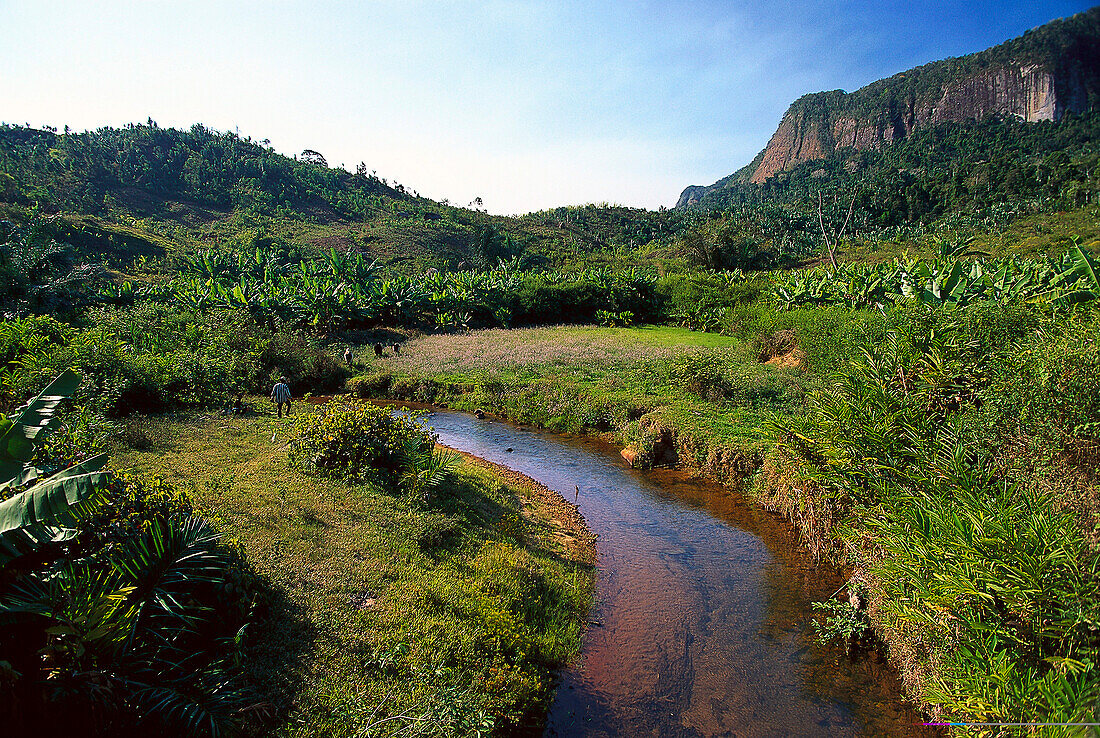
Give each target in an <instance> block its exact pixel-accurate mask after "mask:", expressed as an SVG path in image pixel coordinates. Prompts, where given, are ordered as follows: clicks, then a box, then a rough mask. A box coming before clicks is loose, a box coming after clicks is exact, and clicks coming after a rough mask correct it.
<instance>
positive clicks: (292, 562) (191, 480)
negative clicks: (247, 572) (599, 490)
mask: <svg viewBox="0 0 1100 738" xmlns="http://www.w3.org/2000/svg"><path fill="white" fill-rule="evenodd" d="M301 411H302V410H301V408H300V407H299V412H301ZM138 427H139V428H140V432H139V433H137V434H136V435H137V436H138V437H139V438H140V436H141V434H144V435H145V436H147V437H148V438H149V439H150V440H151V445H149V446H148V447H147V448H144V449H143V450H134V449H132V448H125V447H124V448H121V449H119V450H117V451H116V452H115V453H114V454H113V458H114V464H115V465H116V467H118V468H129V469H131V470H133V471H136V472H140V473H154V474H160V475H163V476H165V477H167V478H168V479H170V480H172V481H174V482H177V483H180V484H182V485H185V486H189V487H190V488H191V490H192V495H193V497H194V499H195V502H196V506H197V507H198V508H199V509H200V510H201V511H202V512H203V514H204V515H207V516H209V517H211V518H212V519H214V520H215V521H216V523H217V524H218V526H219V527H220V528H221V529H222V530H224V531H227V532H231V535H232V537H233V538H234V539H235V540H237V541H239V542H240V544H241V545H242V546H243V549H244V552H245V555H246V556H247V558H248V560H249V561H250V562H251V563H252V565H253V566H254V567H255V568H256V570H257V571H258V572H259V573H260V574H262V575H263V576H265V577H266V578H268V579H269V580H270V581H271V582H272V583H273V587H274V590H275V592H276V596H275V598H274V600H273V602H272V603H271V607H270V612H269V613H268V615H267V617H266V618H265V619H264V621H263V622H262V624H261V629H262V630H261V632H260V633H259V634H256V635H258V638H257V641H258V644H259V645H258V646H257V649H258V652H257V654H256V659H255V660H254V661H253V662H252V663H251V664H250V668H251V669H252V671H253V675H254V677H255V678H256V680H257V682H258V683H260V684H262V685H266V687H267V689H268V691H269V693H270V694H269V699H270V700H271V701H272V703H273V704H274V705H275V707H276V708H277V714H278V729H277V733H278V734H281V735H359V734H361V733H360V731H361V730H363V729H364V728H365V726H367V725H368V724H369V723H370V722H371V720H380V719H383V718H385V717H387V716H392V715H398V714H407V715H412V716H420V717H424V716H434V719H435V720H437V721H438V723H439V725H438V726H437V727H438V728H439V729H440V730H443V731H444V732H449V731H457V732H462V725H463V721H464V720H467V719H470V720H473V719H474V718H476V717H477V716H478V711H484V713H485V714H486V715H489V716H495V717H496V718H497V719H498V722H504V720H501V718H504V719H507V720H509V721H510V722H511V723H512V724H527V723H530V722H535V723H537V722H538V720H539V719H540V709H539V708H540V706H541V705H542V704H543V703H544V701H545V700H546V699H548V697H549V695H550V669H552V668H553V667H555V666H557V665H560V664H562V663H564V662H566V661H567V660H568V659H570V658H572V657H573V656H574V655H575V654H576V653H577V652H578V650H579V646H580V640H581V634H582V632H583V625H582V623H583V618H584V616H585V615H586V614H587V611H588V608H589V606H590V603H591V597H592V592H593V570H592V563H593V562H594V548H593V547H592V545H591V538H590V536H589V535H588V534H587V532H586V531H585V530H584V528H583V524H582V523H580V522H579V520H578V519H577V518H576V517H575V516H574V517H570V515H569V513H570V511H571V510H572V508H571V507H570V506H569V505H568V504H567V503H564V501H563V500H561V498H560V497H558V496H557V495H555V494H553V493H552V492H549V491H548V490H545V489H543V490H540V489H538V488H537V486H532V485H525V486H524V485H521V484H518V483H517V482H518V481H521V480H516V479H515V478H514V477H513V478H512V483H511V484H507V485H506V484H503V483H502V482H501V481H500V477H499V476H497V475H495V474H494V473H493V472H492V471H491V470H486V469H484V468H477V467H475V466H473V465H469V464H468V465H466V466H464V467H463V468H462V469H461V470H460V471H459V472H458V474H457V478H456V481H455V482H454V483H453V484H452V486H451V489H450V490H449V493H448V495H447V497H446V501H445V502H442V503H440V504H439V505H437V506H436V509H434V510H432V511H431V512H428V513H424V512H423V511H418V510H416V509H413V508H412V507H410V506H409V505H408V504H407V503H406V502H404V501H403V500H402V499H401V498H397V497H392V496H389V495H386V494H382V493H378V492H374V491H371V490H369V489H366V488H363V487H357V486H347V485H344V484H339V483H334V482H330V481H325V480H319V479H316V478H312V477H307V476H305V475H303V474H301V473H299V472H298V471H296V470H294V469H293V468H291V467H290V466H289V465H288V463H287V460H286V453H285V450H284V447H283V446H282V444H281V443H280V440H279V439H280V438H282V437H283V434H284V433H285V432H286V429H287V427H288V426H287V425H285V421H278V420H276V419H275V418H274V417H273V416H272V415H270V414H266V413H265V414H262V415H258V416H251V417H245V418H223V417H220V416H215V417H211V418H203V417H201V416H190V417H187V418H185V419H175V420H167V419H165V420H161V419H147V420H145V421H142V422H141V424H140V425H139V426H138ZM273 433H274V434H276V443H275V444H272V443H271V438H272V434H273ZM133 435H135V434H133V433H132V434H131V436H133ZM139 445H142V444H139ZM562 505H564V506H565V508H562ZM563 526H564V528H563ZM563 531H564V533H563ZM566 533H568V535H567V534H566ZM471 685H472V686H471ZM383 700H384V701H385V702H384V704H382V705H381V706H379V705H380V703H382V702H383ZM448 710H451V711H452V712H453V714H450V713H448ZM408 722H409V721H407V720H395V721H393V722H391V723H388V724H387V725H389V726H390V727H392V728H399V727H402V726H405V725H407V724H408Z"/></svg>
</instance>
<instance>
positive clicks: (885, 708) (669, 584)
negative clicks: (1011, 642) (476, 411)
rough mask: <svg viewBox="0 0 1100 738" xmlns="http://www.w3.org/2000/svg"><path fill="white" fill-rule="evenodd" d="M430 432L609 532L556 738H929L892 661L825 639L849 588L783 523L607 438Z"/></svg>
mask: <svg viewBox="0 0 1100 738" xmlns="http://www.w3.org/2000/svg"><path fill="white" fill-rule="evenodd" d="M428 422H429V423H431V425H432V426H433V427H434V428H435V431H436V432H437V433H438V434H439V437H440V441H441V442H442V443H445V444H446V445H448V446H451V447H453V448H457V449H461V450H463V451H467V452H469V453H472V454H474V455H476V456H480V457H482V458H485V459H488V460H490V461H493V462H496V463H498V464H502V465H504V466H507V467H510V468H512V469H515V470H517V471H520V472H523V473H524V474H526V475H527V476H529V477H532V478H534V479H536V480H538V481H540V482H542V483H543V484H545V485H546V486H548V487H550V488H551V489H554V490H557V491H558V492H559V493H561V494H562V495H563V496H565V497H566V499H569V500H570V501H572V500H573V499H574V497H575V496H576V493H575V489H574V487H575V486H578V487H580V495H579V498H578V505H579V507H580V510H581V512H582V513H583V514H584V517H585V520H586V521H587V522H588V526H589V528H591V530H592V531H593V532H594V533H596V534H597V535H598V536H599V538H598V541H597V548H598V584H597V604H596V607H595V610H594V612H593V613H592V615H591V621H592V624H591V625H590V627H589V629H588V633H587V636H586V640H585V645H584V648H583V652H582V655H581V658H580V660H579V662H578V663H577V664H575V665H573V666H572V667H571V668H569V669H567V670H566V671H565V672H564V674H563V675H562V679H561V684H560V686H559V688H558V691H557V694H556V698H555V700H554V703H553V706H552V707H551V709H550V715H549V718H548V723H547V726H546V731H545V735H546V736H573V735H585V736H661V737H662V738H664V737H666V736H674V737H689V736H690V737H695V736H818V735H829V736H834V735H835V736H845V735H874V736H890V735H905V736H910V735H922V734H924V730H925V729H923V728H921V727H920V725H919V723H920V720H921V718H920V716H919V715H918V714H917V713H916V712H914V711H913V710H911V709H909V708H907V707H906V706H905V705H904V704H903V702H902V700H901V697H900V696H899V685H898V683H897V680H896V678H895V677H894V675H893V672H892V671H891V670H890V669H889V668H888V667H887V666H886V664H885V663H884V662H883V661H882V659H881V657H879V656H877V655H875V654H862V655H859V656H857V657H855V658H848V657H846V656H845V655H844V654H843V653H842V652H841V651H839V650H836V649H831V648H826V647H822V646H820V645H818V644H817V643H816V641H815V639H814V637H813V632H812V630H811V628H810V627H809V625H808V623H809V620H810V619H811V617H812V614H813V610H812V607H811V603H812V602H813V601H815V600H822V599H826V598H828V597H829V596H830V595H831V594H832V593H833V592H835V591H836V590H837V589H838V588H839V587H840V585H841V584H843V581H844V580H843V578H842V577H841V575H840V574H839V573H838V572H836V571H833V570H831V569H828V568H826V567H822V566H821V565H819V564H816V563H814V562H813V561H812V560H811V559H810V558H809V556H808V555H807V554H805V552H804V551H802V550H801V549H800V548H799V546H798V540H797V536H796V534H794V533H793V532H792V530H791V529H790V527H789V526H788V525H787V524H786V523H785V522H784V521H782V520H779V519H777V518H776V517H774V516H772V515H770V514H768V513H765V512H762V511H760V510H757V509H754V508H753V507H751V506H749V505H748V504H746V502H745V501H744V500H743V499H742V498H741V497H740V496H738V495H736V494H732V493H730V492H729V491H728V490H726V489H724V488H722V487H720V486H718V485H715V484H711V483H708V482H706V481H702V480H699V479H694V478H691V477H689V475H687V474H686V473H683V472H679V471H673V470H653V471H639V470H634V469H629V468H627V466H626V465H625V464H624V462H623V461H622V459H621V458H620V457H619V455H618V453H617V450H616V449H615V448H614V447H612V446H610V445H608V444H606V443H603V442H601V441H599V440H596V439H591V438H574V437H564V436H560V435H556V434H553V433H549V432H546V431H541V430H537V429H533V428H525V427H519V426H514V425H509V424H505V423H501V422H494V421H488V420H478V419H477V418H475V417H474V416H472V415H467V414H464V413H456V412H449V411H436V412H434V413H433V414H432V415H431V416H430V417H429V418H428ZM507 449H513V450H512V451H511V452H509V451H508V450H507ZM929 734H930V733H929Z"/></svg>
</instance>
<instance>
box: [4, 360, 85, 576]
mask: <svg viewBox="0 0 1100 738" xmlns="http://www.w3.org/2000/svg"><path fill="white" fill-rule="evenodd" d="M79 386H80V375H79V374H77V373H76V372H74V371H72V370H71V369H67V370H65V372H63V373H62V374H61V375H60V376H59V377H58V378H57V379H55V380H54V381H53V382H51V383H50V384H49V385H48V386H47V387H46V389H44V390H42V392H41V393H40V394H39V395H38V396H37V397H35V398H34V399H32V400H31V401H30V402H28V403H27V404H26V405H24V406H23V407H21V408H19V409H18V410H17V411H16V412H15V413H14V414H13V415H11V416H3V415H0V492H2V491H4V490H11V489H15V488H18V487H21V486H24V485H26V484H31V483H32V482H35V481H36V480H38V479H39V477H40V476H41V474H42V471H41V470H40V469H38V468H36V467H35V466H34V465H33V463H32V459H33V457H34V452H35V448H36V447H38V446H41V445H42V443H43V442H44V441H45V438H46V436H47V435H48V434H49V432H50V431H51V430H52V429H53V427H54V426H55V425H56V424H57V408H58V406H59V405H60V404H61V401H62V400H64V399H65V398H66V397H69V396H71V395H72V393H73V392H75V391H76V388H77V387H79ZM106 463H107V455H106V454H99V455H98V456H93V457H92V458H90V459H87V460H86V461H84V462H83V463H81V464H78V465H76V466H74V467H71V468H69V469H66V470H64V471H62V472H58V473H57V474H54V475H53V476H51V477H49V478H48V479H45V480H44V481H38V483H37V484H33V486H31V487H30V488H29V489H26V490H23V491H21V492H19V493H17V494H15V495H13V496H11V497H9V498H8V499H6V500H4V501H3V502H0V566H3V565H4V564H6V563H8V562H9V561H11V560H12V559H14V558H16V557H18V556H21V555H23V554H25V553H29V552H31V551H33V550H35V549H37V548H39V547H40V546H42V545H44V544H46V543H59V542H62V541H67V540H70V539H71V538H73V537H74V536H75V535H76V532H75V531H74V530H73V529H72V527H71V526H72V525H74V524H75V523H76V522H77V520H79V519H80V518H81V517H82V516H83V515H84V514H86V513H87V512H88V510H89V505H90V504H91V500H92V498H93V497H94V496H95V495H96V493H97V492H98V490H100V489H102V488H103V486H104V485H105V484H106V482H107V473H106V472H104V471H102V469H103V467H104V465H106Z"/></svg>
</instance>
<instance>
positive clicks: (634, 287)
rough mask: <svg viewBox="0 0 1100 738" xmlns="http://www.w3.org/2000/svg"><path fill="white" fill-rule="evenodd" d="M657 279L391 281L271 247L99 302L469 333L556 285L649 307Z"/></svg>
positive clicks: (183, 270) (507, 317)
mask: <svg viewBox="0 0 1100 738" xmlns="http://www.w3.org/2000/svg"><path fill="white" fill-rule="evenodd" d="M655 281H656V277H655V276H652V275H647V274H644V273H642V272H640V271H638V270H636V269H630V270H625V271H618V272H614V273H613V272H611V271H610V270H599V269H586V270H582V271H577V272H569V273H566V272H562V271H548V272H535V271H522V270H520V269H519V268H518V263H517V261H516V260H512V261H511V262H502V263H501V264H500V265H499V266H498V268H496V269H493V270H489V271H480V272H473V271H471V272H440V271H436V270H434V269H429V270H428V271H427V272H425V273H424V274H423V275H419V276H413V277H410V276H404V275H384V273H383V269H382V268H381V267H379V265H378V264H377V262H375V261H369V260H368V259H366V258H364V257H363V255H362V254H359V253H351V252H349V253H339V252H337V251H335V250H330V251H329V252H327V253H324V254H323V255H321V256H320V257H318V258H313V259H303V260H298V261H288V260H282V259H281V258H280V257H279V255H278V254H277V253H275V252H273V251H268V250H264V249H262V248H256V249H254V250H252V251H247V252H235V253H231V252H224V251H216V250H213V249H206V250H200V251H197V252H196V253H194V254H189V255H182V256H180V257H178V273H177V276H175V277H174V278H172V279H171V280H168V281H163V282H150V283H138V282H134V281H124V282H122V283H120V284H113V285H108V286H106V287H103V288H101V291H100V294H99V298H100V299H102V300H104V301H105V302H111V303H115V304H130V303H133V302H134V301H136V300H142V299H148V300H155V301H162V302H174V303H176V304H178V305H180V306H181V307H184V308H189V309H198V310H202V309H207V308H212V307H222V308H235V309H244V310H246V311H247V312H248V313H249V314H251V315H252V316H253V318H254V319H255V320H256V322H257V323H259V324H261V325H269V326H271V327H272V328H275V327H277V326H279V325H283V326H292V327H299V328H301V327H308V328H315V329H319V330H335V329H347V328H352V329H354V328H372V327H376V326H382V325H385V326H409V327H418V328H427V329H435V330H463V329H467V328H470V327H471V326H472V325H504V326H507V325H510V324H511V323H512V322H513V319H514V318H518V319H520V320H521V321H523V317H524V314H526V313H529V312H531V310H532V306H531V305H529V304H527V303H529V302H530V301H531V300H536V301H537V299H538V293H539V292H540V291H542V292H548V291H549V292H553V290H554V289H555V288H557V289H558V290H559V291H561V290H563V289H564V290H565V291H567V292H568V291H570V290H569V288H570V287H572V288H574V289H573V290H572V292H573V293H576V292H578V288H579V291H583V292H585V293H586V295H587V298H586V299H587V302H589V303H591V305H587V306H585V308H584V309H586V311H587V312H588V313H591V315H595V313H596V312H597V311H599V310H604V311H612V312H616V311H622V310H623V309H625V308H628V307H636V305H637V303H638V302H639V301H644V296H645V295H646V294H648V293H650V292H652V289H651V288H652V285H653V284H654V283H655ZM545 297H546V296H545V295H544V296H543V298H544V301H545ZM558 297H559V298H562V295H560V294H559V295H558ZM569 298H570V296H569V295H566V296H565V298H564V299H565V300H566V301H567V302H568V300H569ZM550 307H552V306H550Z"/></svg>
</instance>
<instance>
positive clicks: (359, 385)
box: [344, 372, 393, 400]
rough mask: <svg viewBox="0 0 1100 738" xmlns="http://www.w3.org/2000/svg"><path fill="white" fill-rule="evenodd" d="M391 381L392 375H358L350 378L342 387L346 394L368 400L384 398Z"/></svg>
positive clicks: (379, 373)
mask: <svg viewBox="0 0 1100 738" xmlns="http://www.w3.org/2000/svg"><path fill="white" fill-rule="evenodd" d="M392 381H393V375H392V374H389V373H386V372H377V373H374V374H360V375H359V376H358V377H352V378H351V379H349V380H348V381H347V384H346V385H344V386H345V388H346V389H347V391H348V392H350V393H351V394H353V395H355V396H356V397H360V398H362V399H364V400H369V399H370V398H372V397H383V396H385V394H386V393H387V392H388V391H389V389H390V383H391V382H392Z"/></svg>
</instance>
